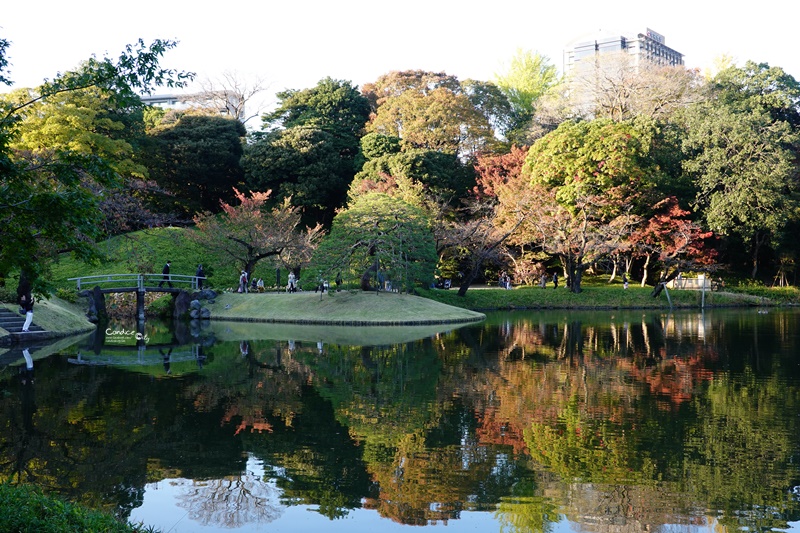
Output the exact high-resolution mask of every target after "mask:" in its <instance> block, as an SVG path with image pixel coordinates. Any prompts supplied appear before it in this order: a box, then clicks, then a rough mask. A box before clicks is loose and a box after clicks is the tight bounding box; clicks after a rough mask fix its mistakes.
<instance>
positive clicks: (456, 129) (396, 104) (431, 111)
mask: <svg viewBox="0 0 800 533" xmlns="http://www.w3.org/2000/svg"><path fill="white" fill-rule="evenodd" d="M491 88H492V86H490V85H489V84H478V83H474V82H469V83H467V82H465V83H464V84H462V83H461V82H459V81H458V79H457V78H456V77H455V76H450V75H447V74H444V73H432V72H424V71H404V72H392V73H390V74H387V75H384V76H381V77H380V78H379V79H378V80H377V81H376V82H375V83H374V84H367V85H365V86H364V94H365V95H366V96H367V97H368V98H369V100H370V102H372V104H373V110H374V115H373V117H372V119H371V120H370V122H369V124H368V126H367V129H368V131H370V132H377V133H382V134H384V135H390V136H396V137H399V138H400V139H402V142H403V144H404V146H405V147H406V148H409V149H410V148H415V149H425V150H434V151H439V152H447V153H451V154H456V155H458V156H459V157H462V158H465V157H469V156H471V155H474V153H475V152H477V151H479V150H481V149H483V148H485V147H487V146H491V145H492V144H493V143H494V142H495V141H496V138H495V131H494V129H493V123H497V121H498V118H499V117H500V116H501V115H502V109H503V108H504V106H507V104H504V103H503V102H502V99H503V97H502V93H500V92H499V91H495V90H491ZM500 120H501V121H502V119H500Z"/></svg>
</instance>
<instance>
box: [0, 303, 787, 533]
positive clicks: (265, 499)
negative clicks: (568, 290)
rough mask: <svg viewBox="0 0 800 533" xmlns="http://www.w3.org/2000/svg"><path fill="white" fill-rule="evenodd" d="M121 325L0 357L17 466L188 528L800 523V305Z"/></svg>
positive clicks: (36, 477)
mask: <svg viewBox="0 0 800 533" xmlns="http://www.w3.org/2000/svg"><path fill="white" fill-rule="evenodd" d="M102 333H104V334H100V335H95V336H88V337H85V338H81V339H71V340H69V341H62V342H60V343H58V344H55V345H50V346H38V345H37V346H31V347H30V348H29V350H28V352H27V353H23V352H22V351H21V350H19V349H16V350H12V351H6V352H2V351H0V423H2V427H1V428H0V429H2V431H0V475H2V477H3V479H10V480H12V482H15V483H16V482H28V483H35V484H37V485H39V486H41V487H43V488H44V489H46V490H47V491H49V492H53V493H58V494H60V495H62V496H64V497H66V498H68V499H70V500H73V501H77V502H81V503H83V504H86V505H89V506H92V507H96V508H102V509H105V510H108V511H111V512H114V513H116V514H117V515H119V516H121V517H123V518H125V519H128V520H130V521H133V522H143V523H145V524H147V525H152V526H155V527H156V528H159V529H161V530H162V531H171V532H191V531H292V532H297V531H309V532H311V531H315V532H316V531H347V532H348V533H356V532H370V533H373V532H374V531H396V530H397V531H399V530H401V529H402V530H404V531H405V530H407V529H408V527H407V526H408V525H417V526H424V527H425V528H426V529H430V528H442V527H446V528H447V530H448V531H497V532H500V531H503V532H541V533H544V532H548V533H558V532H561V531H568V530H569V531H575V530H577V531H597V532H602V533H605V532H611V531H615V532H616V531H620V532H627V531H630V532H641V531H651V532H652V531H655V530H660V531H664V532H666V531H673V530H681V531H698V532H699V531H700V530H703V531H707V530H709V529H711V528H713V529H714V530H720V531H734V530H742V531H752V530H759V531H773V530H783V531H794V532H800V312H795V311H776V310H769V311H759V310H756V309H752V310H750V309H748V310H738V311H713V312H706V313H705V314H699V313H694V312H692V313H688V312H680V313H678V312H676V313H672V314H668V313H651V312H642V311H636V312H632V311H631V312H613V313H612V312H603V313H581V312H564V311H561V312H537V313H534V312H531V313H528V312H517V313H495V314H490V315H489V317H488V319H487V320H486V322H484V323H481V324H478V325H473V326H466V327H460V328H457V329H452V330H444V329H442V328H334V327H327V328H311V327H302V326H275V325H254V324H237V323H223V322H215V323H212V324H210V325H208V326H205V327H197V326H195V327H187V326H179V327H177V328H173V327H171V326H165V325H162V324H157V323H150V322H148V323H147V325H146V327H145V329H143V330H137V328H136V326H135V325H125V324H112V325H110V326H109V327H108V329H106V330H104V332H102ZM137 333H138V335H137ZM137 336H138V337H140V339H139V340H138V341H137V338H136V337H137ZM27 355H29V356H30V361H29V362H27V363H26V360H25V356H27ZM31 364H32V366H33V369H32V370H30V369H28V368H27V367H28V366H31ZM0 512H2V509H0Z"/></svg>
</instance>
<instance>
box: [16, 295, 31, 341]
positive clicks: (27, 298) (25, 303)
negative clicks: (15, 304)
mask: <svg viewBox="0 0 800 533" xmlns="http://www.w3.org/2000/svg"><path fill="white" fill-rule="evenodd" d="M19 305H20V307H21V308H22V310H23V311H24V312H25V323H24V324H23V325H22V332H23V333H28V328H30V327H31V323H32V322H33V295H32V294H31V293H30V292H28V293H27V294H23V295H22V296H20V299H19Z"/></svg>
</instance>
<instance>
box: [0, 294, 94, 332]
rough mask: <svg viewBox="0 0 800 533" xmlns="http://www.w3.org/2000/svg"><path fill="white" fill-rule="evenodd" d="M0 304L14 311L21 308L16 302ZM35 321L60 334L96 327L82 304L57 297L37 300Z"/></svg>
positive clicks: (34, 313)
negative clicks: (87, 317) (88, 317)
mask: <svg viewBox="0 0 800 533" xmlns="http://www.w3.org/2000/svg"><path fill="white" fill-rule="evenodd" d="M0 305H2V306H4V307H5V308H6V309H9V310H11V311H12V312H14V313H16V312H17V309H19V306H18V305H16V304H10V303H0ZM33 322H34V323H35V324H38V325H40V326H41V327H42V328H44V329H45V330H46V331H48V332H52V333H56V334H59V335H73V334H75V335H76V334H79V333H85V332H87V331H92V330H93V329H94V327H95V326H94V324H92V323H91V322H89V321H88V320H87V319H86V312H85V309H84V308H83V305H82V304H80V303H78V304H72V303H69V302H67V301H64V300H62V299H60V298H56V297H52V298H50V299H48V300H39V301H37V302H36V305H35V306H34V308H33ZM7 334H8V332H7V331H5V330H4V329H2V328H0V336H3V335H7Z"/></svg>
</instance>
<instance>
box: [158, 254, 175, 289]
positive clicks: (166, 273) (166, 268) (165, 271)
mask: <svg viewBox="0 0 800 533" xmlns="http://www.w3.org/2000/svg"><path fill="white" fill-rule="evenodd" d="M170 265H172V261H167V264H166V265H164V268H163V269H161V273H162V274H163V275H164V277H163V278H161V281H160V282H159V283H158V286H159V288H161V287H163V286H164V283H166V284H167V285H169V288H170V289H171V288H172V282H171V281H170V279H169V267H170Z"/></svg>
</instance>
